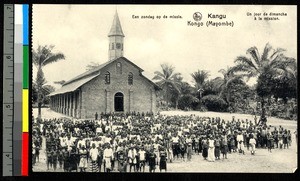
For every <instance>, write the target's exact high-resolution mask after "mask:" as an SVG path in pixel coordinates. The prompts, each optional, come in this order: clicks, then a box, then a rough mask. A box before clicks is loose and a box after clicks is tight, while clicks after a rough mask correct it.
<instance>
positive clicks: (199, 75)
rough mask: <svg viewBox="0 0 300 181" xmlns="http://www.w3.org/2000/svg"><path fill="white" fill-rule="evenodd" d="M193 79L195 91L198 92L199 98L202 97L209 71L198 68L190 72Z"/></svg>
mask: <svg viewBox="0 0 300 181" xmlns="http://www.w3.org/2000/svg"><path fill="white" fill-rule="evenodd" d="M191 76H192V77H193V79H194V81H195V88H196V90H197V92H199V100H200V99H201V97H202V95H201V94H202V93H203V91H204V83H205V81H206V80H207V79H208V77H209V72H208V71H206V70H198V71H196V72H194V73H192V74H191Z"/></svg>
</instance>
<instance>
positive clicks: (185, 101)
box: [178, 94, 198, 110]
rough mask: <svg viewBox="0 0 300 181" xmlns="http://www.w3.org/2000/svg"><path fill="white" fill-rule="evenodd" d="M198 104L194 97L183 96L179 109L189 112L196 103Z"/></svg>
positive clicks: (179, 101) (180, 99)
mask: <svg viewBox="0 0 300 181" xmlns="http://www.w3.org/2000/svg"><path fill="white" fill-rule="evenodd" d="M196 102H198V99H197V98H195V97H194V96H192V95H190V94H187V95H183V96H181V97H180V98H179V100H178V108H179V109H182V110H189V109H191V108H192V107H193V106H192V103H196Z"/></svg>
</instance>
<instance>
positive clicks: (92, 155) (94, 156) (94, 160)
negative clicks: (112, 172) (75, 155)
mask: <svg viewBox="0 0 300 181" xmlns="http://www.w3.org/2000/svg"><path fill="white" fill-rule="evenodd" d="M98 154H99V151H98V148H96V145H95V143H92V148H91V149H90V158H91V160H92V163H91V164H92V172H97V171H98V168H97V167H98V162H97V158H98Z"/></svg>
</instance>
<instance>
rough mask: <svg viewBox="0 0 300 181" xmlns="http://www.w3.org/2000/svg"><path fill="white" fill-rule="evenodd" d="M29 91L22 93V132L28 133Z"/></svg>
mask: <svg viewBox="0 0 300 181" xmlns="http://www.w3.org/2000/svg"><path fill="white" fill-rule="evenodd" d="M28 106H29V105H28V89H23V91H22V131H23V133H24V132H28V109H29V108H28Z"/></svg>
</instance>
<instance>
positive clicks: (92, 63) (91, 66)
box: [85, 62, 100, 71]
mask: <svg viewBox="0 0 300 181" xmlns="http://www.w3.org/2000/svg"><path fill="white" fill-rule="evenodd" d="M99 65H100V64H99V63H96V62H90V64H88V65H87V66H86V68H85V70H86V71H89V70H93V69H95V68H96V67H98V66H99Z"/></svg>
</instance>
